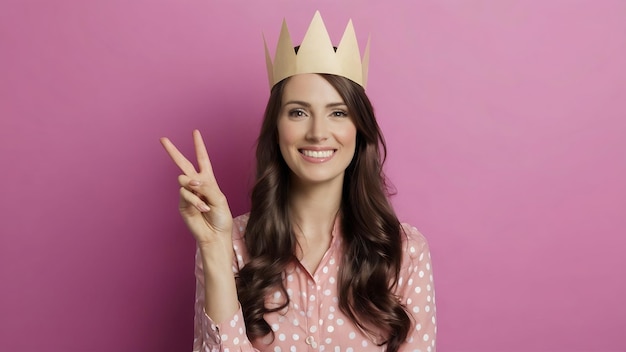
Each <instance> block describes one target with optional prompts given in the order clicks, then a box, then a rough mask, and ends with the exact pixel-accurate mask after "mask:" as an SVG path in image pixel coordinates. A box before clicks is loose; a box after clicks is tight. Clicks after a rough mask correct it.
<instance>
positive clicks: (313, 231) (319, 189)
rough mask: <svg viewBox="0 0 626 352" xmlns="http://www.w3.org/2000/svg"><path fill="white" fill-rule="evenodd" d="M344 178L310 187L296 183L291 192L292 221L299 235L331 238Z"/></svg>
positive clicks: (308, 237)
mask: <svg viewBox="0 0 626 352" xmlns="http://www.w3.org/2000/svg"><path fill="white" fill-rule="evenodd" d="M342 187H343V180H335V182H330V183H325V184H317V185H312V186H308V187H304V186H299V185H294V187H292V189H291V194H290V197H289V198H290V200H289V203H290V208H291V216H292V221H293V222H294V224H295V225H296V231H297V232H300V233H299V234H298V235H299V236H304V237H306V238H307V239H310V238H319V237H328V238H330V234H331V230H332V228H333V224H334V222H335V219H336V217H337V214H338V213H339V207H340V205H341V193H342Z"/></svg>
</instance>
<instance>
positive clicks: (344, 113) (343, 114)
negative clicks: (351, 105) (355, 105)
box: [332, 110, 348, 117]
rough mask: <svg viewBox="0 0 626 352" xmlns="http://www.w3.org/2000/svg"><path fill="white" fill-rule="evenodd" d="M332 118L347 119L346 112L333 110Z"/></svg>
mask: <svg viewBox="0 0 626 352" xmlns="http://www.w3.org/2000/svg"><path fill="white" fill-rule="evenodd" d="M332 116H334V117H348V112H347V111H344V110H335V111H333V112H332Z"/></svg>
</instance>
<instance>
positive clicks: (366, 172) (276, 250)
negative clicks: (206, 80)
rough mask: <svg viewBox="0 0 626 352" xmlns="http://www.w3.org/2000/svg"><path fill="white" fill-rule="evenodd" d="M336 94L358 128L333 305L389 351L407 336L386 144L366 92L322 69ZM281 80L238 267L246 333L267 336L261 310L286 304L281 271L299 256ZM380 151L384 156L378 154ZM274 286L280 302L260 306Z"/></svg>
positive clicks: (266, 123)
mask: <svg viewBox="0 0 626 352" xmlns="http://www.w3.org/2000/svg"><path fill="white" fill-rule="evenodd" d="M321 76H322V77H324V78H325V79H326V80H327V81H328V82H329V83H330V84H331V85H332V86H333V87H334V88H335V89H336V90H337V92H338V93H339V95H340V96H341V97H342V98H343V100H344V102H345V103H346V105H347V107H348V112H349V115H350V116H351V118H352V119H353V122H354V124H355V126H356V128H357V137H356V151H355V155H354V157H353V159H352V161H351V163H350V165H349V166H348V167H347V169H346V171H345V176H344V183H343V191H342V199H341V206H340V212H339V213H340V216H341V219H340V220H341V221H340V226H341V231H342V235H343V248H342V249H343V263H342V265H341V266H340V267H339V275H338V282H337V285H338V290H337V292H339V309H341V311H342V312H343V313H344V314H346V316H348V317H349V318H350V319H351V320H352V322H353V323H354V324H355V325H356V326H357V327H358V328H360V329H362V330H363V331H365V332H366V333H368V334H370V335H372V336H375V337H377V338H378V342H379V343H380V344H381V345H384V344H386V345H387V351H390V352H395V351H397V350H398V348H399V347H400V345H401V344H402V343H403V342H404V341H405V340H406V337H407V334H408V332H409V330H410V328H411V324H412V321H411V318H410V317H409V314H408V313H407V312H406V310H405V307H404V306H403V305H402V304H401V303H400V302H399V299H398V297H396V296H395V295H394V294H393V290H394V288H395V286H396V285H397V283H398V276H399V271H400V267H401V263H402V239H401V237H400V236H402V235H403V233H402V232H401V231H402V230H401V226H400V222H399V221H398V218H397V216H396V214H395V212H394V211H393V208H392V207H391V204H390V203H389V199H388V196H389V192H388V187H387V184H386V178H385V175H384V173H383V169H382V164H383V162H384V159H385V156H386V145H385V141H384V138H383V135H382V133H381V132H380V128H379V127H378V124H377V122H376V118H375V116H374V110H373V107H372V104H371V102H370V101H369V99H368V97H367V95H366V94H365V91H364V89H363V88H362V87H361V86H360V85H358V84H356V83H354V82H352V81H350V80H349V79H347V78H344V77H340V76H335V75H329V74H321ZM287 80H288V78H287V79H285V80H283V81H281V82H279V83H278V84H276V85H275V86H274V87H273V88H272V91H271V95H270V98H269V101H268V104H267V107H266V110H265V117H264V120H263V124H262V126H261V132H260V135H259V139H258V141H257V149H256V160H257V161H256V182H255V185H254V187H253V189H252V194H251V201H252V202H251V210H250V217H249V220H248V224H247V227H246V234H245V241H246V246H247V250H248V253H249V255H250V261H249V262H248V263H247V264H246V265H245V266H244V267H243V268H242V269H241V270H240V271H239V274H238V277H237V290H238V294H239V301H240V303H241V307H242V310H243V314H244V320H245V323H246V329H247V335H248V337H249V338H250V339H251V340H252V339H254V338H258V337H262V336H266V335H268V334H273V331H272V329H271V327H270V325H269V324H268V323H267V322H266V321H265V319H264V318H263V315H264V314H265V313H269V312H276V311H280V310H282V309H284V308H285V307H287V306H288V304H289V300H288V299H289V298H288V297H289V296H288V294H287V292H286V289H285V287H284V285H283V281H282V280H283V275H282V274H283V272H284V271H285V269H286V268H287V266H288V265H289V264H291V263H293V262H294V261H296V260H297V258H296V257H295V253H296V248H297V245H298V244H297V240H296V237H295V234H294V231H293V229H294V225H293V223H292V221H291V218H290V210H289V202H288V199H289V193H288V192H289V187H290V170H289V167H288V166H287V164H286V163H285V161H284V159H283V157H282V155H281V152H280V150H279V146H278V143H277V140H278V132H277V121H278V116H279V113H280V110H281V105H282V96H283V89H284V86H285V83H286V81H287ZM381 151H382V153H381ZM276 289H279V290H280V291H281V292H282V293H283V295H282V296H283V297H286V299H287V300H286V301H285V302H284V303H283V304H282V305H280V306H277V307H274V306H272V307H269V308H268V307H266V306H265V298H266V297H267V296H268V295H269V294H271V292H273V290H276Z"/></svg>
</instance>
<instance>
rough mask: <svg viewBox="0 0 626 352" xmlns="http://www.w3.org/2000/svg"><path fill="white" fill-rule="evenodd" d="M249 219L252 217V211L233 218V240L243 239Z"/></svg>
mask: <svg viewBox="0 0 626 352" xmlns="http://www.w3.org/2000/svg"><path fill="white" fill-rule="evenodd" d="M248 219H250V213H245V214H241V215H239V216H237V217H236V218H234V219H233V241H236V240H242V239H243V237H244V235H245V232H246V226H247V225H248Z"/></svg>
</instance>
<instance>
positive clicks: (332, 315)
mask: <svg viewBox="0 0 626 352" xmlns="http://www.w3.org/2000/svg"><path fill="white" fill-rule="evenodd" d="M247 221H248V215H247V214H246V215H242V216H239V217H237V218H235V221H234V225H233V226H234V230H233V248H234V250H235V262H234V264H233V270H234V271H235V272H237V271H238V270H239V268H241V267H243V265H244V264H245V263H246V261H247V253H246V249H245V245H244V240H243V236H244V230H245V228H246V223H247ZM402 227H403V229H404V232H405V233H406V235H407V236H406V238H405V239H404V241H403V242H404V243H403V244H404V246H403V247H404V255H403V260H402V269H401V271H400V277H399V282H398V285H397V286H396V292H395V294H396V295H397V296H398V297H399V299H400V300H401V301H402V303H403V304H404V305H405V306H406V308H407V311H408V312H409V313H410V314H411V315H412V318H413V321H414V324H413V326H412V329H411V332H410V334H409V336H408V337H407V340H406V343H405V344H404V345H403V346H402V348H401V351H419V352H434V351H435V334H436V331H437V327H436V322H435V291H434V286H433V275H432V267H431V261H430V252H429V249H428V244H427V242H426V239H425V238H424V237H423V236H422V235H421V234H420V233H419V231H418V230H417V229H416V228H415V227H412V226H409V225H407V224H402ZM341 238H342V236H341V233H340V231H339V227H338V226H337V224H335V228H334V230H333V232H332V240H331V244H330V248H329V249H328V250H327V252H326V253H325V254H324V257H323V258H322V261H321V262H320V264H319V266H318V267H317V269H316V270H315V272H314V273H309V272H308V271H307V270H306V269H305V268H304V267H303V266H302V265H300V263H295V264H294V265H293V267H291V268H290V269H289V270H287V271H286V272H285V273H284V284H285V288H286V289H287V293H288V295H289V306H288V307H287V308H285V309H284V310H283V311H281V312H276V313H270V314H266V315H265V320H266V321H267V322H268V323H269V324H270V326H271V327H272V330H273V331H274V339H273V340H272V339H271V335H268V336H266V337H263V338H258V339H256V340H254V341H250V340H249V339H248V338H247V336H246V327H245V323H244V320H243V315H242V311H241V308H240V309H239V311H238V312H236V313H235V314H234V315H233V317H232V318H231V319H230V320H227V321H224V322H222V323H220V324H215V323H214V322H213V321H212V320H211V318H209V317H208V316H207V315H206V313H205V312H204V308H203V307H204V275H203V273H202V260H201V258H200V254H199V252H198V253H197V254H196V271H195V274H196V302H195V319H194V341H193V350H194V352H195V351H202V352H209V351H211V352H216V351H224V352H235V351H272V352H279V351H280V352H287V351H298V352H299V351H328V352H330V351H332V352H334V351H345V352H367V351H385V346H378V345H377V343H376V338H375V337H369V336H368V335H367V334H366V333H364V332H362V331H361V330H360V329H359V328H357V327H356V326H355V325H354V324H352V322H351V321H350V319H348V317H347V316H345V315H344V314H343V313H342V312H341V311H340V310H339V308H338V303H337V302H338V298H337V297H338V293H337V274H338V268H339V266H340V265H341V258H342V255H341V252H340V249H341ZM283 298H284V297H281V293H280V292H278V291H276V292H275V293H274V294H273V295H270V297H267V302H268V303H267V304H272V302H282V301H283Z"/></svg>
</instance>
